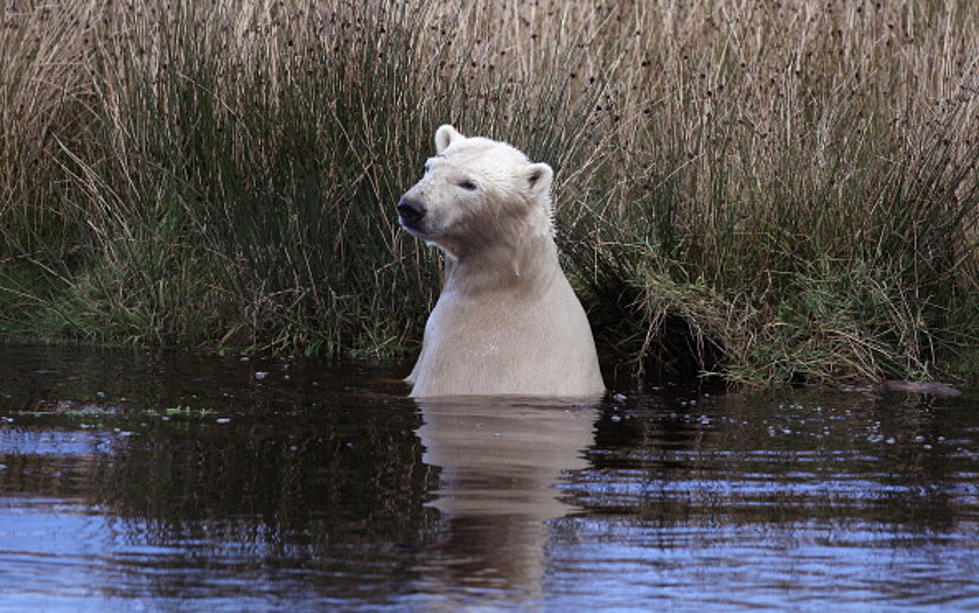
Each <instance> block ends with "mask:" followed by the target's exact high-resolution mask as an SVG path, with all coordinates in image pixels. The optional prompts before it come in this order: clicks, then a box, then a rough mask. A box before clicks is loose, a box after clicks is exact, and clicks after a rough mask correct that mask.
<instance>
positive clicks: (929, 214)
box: [0, 0, 979, 384]
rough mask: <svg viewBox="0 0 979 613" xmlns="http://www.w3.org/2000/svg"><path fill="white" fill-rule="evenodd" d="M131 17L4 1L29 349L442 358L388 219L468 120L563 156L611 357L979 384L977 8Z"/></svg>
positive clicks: (5, 208) (527, 9)
mask: <svg viewBox="0 0 979 613" xmlns="http://www.w3.org/2000/svg"><path fill="white" fill-rule="evenodd" d="M18 6H20V5H18ZM134 6H135V8H134V9H133V10H129V9H128V8H125V3H121V4H120V3H111V4H106V3H90V2H82V1H81V0H68V1H67V2H64V3H61V4H59V9H58V11H51V10H49V8H47V7H45V6H44V5H36V8H27V5H24V6H23V7H20V10H18V11H16V12H15V11H14V10H11V9H2V8H0V21H2V25H3V26H4V27H0V55H2V57H3V58H4V61H3V62H0V108H3V109H4V110H5V112H4V113H3V114H2V117H0V121H2V122H3V123H2V125H0V132H2V133H3V134H4V138H3V139H0V325H3V326H4V327H5V328H6V329H7V330H12V331H16V330H20V331H24V332H26V333H28V334H31V335H46V336H53V337H71V338H81V339H87V340H105V341H113V342H132V343H143V344H161V343H162V344H170V343H181V344H197V345H202V344H203V345H209V346H218V347H222V346H243V345H254V346H260V347H264V348H273V349H280V350H290V351H291V350H297V349H298V350H300V351H305V352H310V353H324V354H330V355H340V354H347V355H357V356H376V355H391V354H397V353H399V352H403V351H405V350H406V349H412V348H413V346H414V345H415V344H416V343H417V341H418V339H419V338H420V331H421V323H422V321H423V318H424V316H425V314H426V312H427V310H428V308H429V306H430V304H431V301H432V299H433V297H434V295H435V291H436V287H437V261H436V258H435V257H434V256H433V255H432V253H431V252H429V251H427V250H425V249H424V248H423V247H421V246H419V245H418V243H417V242H416V241H414V240H410V239H405V238H404V237H403V236H402V235H401V234H400V233H399V232H398V230H397V228H396V226H395V223H394V220H393V215H392V208H393V203H394V202H395V201H396V199H397V196H398V194H399V193H400V192H401V191H403V190H404V189H405V188H406V187H407V186H409V185H410V184H411V183H412V182H413V181H414V180H416V178H417V177H418V175H419V168H420V166H421V163H422V161H423V160H424V158H425V157H426V156H427V155H429V154H430V153H431V149H432V145H431V137H432V132H433V131H434V128H435V127H436V126H437V125H438V124H439V123H441V122H444V121H453V122H455V123H457V124H458V126H459V127H460V129H462V130H463V131H464V132H468V133H480V134H486V135H489V136H494V137H498V138H504V139H507V140H509V141H511V142H513V143H514V144H516V145H518V146H520V147H522V148H524V149H525V150H527V151H528V152H529V153H530V155H531V156H532V157H533V158H535V159H541V160H545V161H548V162H550V163H551V164H552V165H554V166H555V169H556V170H557V173H558V174H557V184H556V186H555V189H556V202H557V206H558V222H559V225H560V228H561V231H560V233H559V240H560V242H561V244H562V248H563V249H564V251H565V253H566V256H567V259H566V265H567V269H568V271H569V274H570V276H571V277H572V279H573V282H574V283H575V284H576V285H577V286H578V287H579V289H580V290H582V294H583V298H584V301H585V303H586V306H587V307H588V308H589V310H590V312H591V314H592V318H593V321H594V323H595V327H596V333H597V336H598V337H599V340H600V343H601V344H602V346H603V348H602V352H603V353H604V354H605V355H606V356H608V357H609V359H610V360H613V361H616V362H621V363H627V364H629V365H630V366H641V365H644V364H646V365H658V366H662V367H664V368H665V369H666V370H667V371H669V370H674V371H675V370H685V369H686V370H699V371H709V370H719V371H723V373H724V374H725V376H726V377H727V378H728V379H730V380H732V381H737V382H746V383H760V384H765V383H770V382H777V381H788V380H793V379H799V378H803V379H806V380H841V379H850V378H861V377H882V376H885V375H886V376H889V377H924V376H929V375H932V374H938V373H941V372H942V371H943V370H951V369H959V372H960V374H962V375H968V374H970V373H972V374H975V373H976V372H977V369H979V360H977V359H976V354H975V350H974V347H975V346H976V345H977V343H979V304H977V302H976V298H975V296H976V295H979V250H977V248H976V241H977V236H979V232H977V228H976V222H977V212H976V211H977V208H979V207H977V204H979V181H977V173H976V160H977V158H979V137H977V134H979V113H977V108H979V101H977V93H976V91H977V90H976V87H977V83H976V82H975V80H974V79H975V77H974V75H975V74H976V72H977V71H976V69H977V65H976V58H977V57H979V42H977V39H976V37H975V36H974V32H976V31H977V29H979V12H977V11H975V10H974V8H973V6H974V3H973V2H972V0H952V1H950V2H942V3H938V2H933V3H919V4H914V5H913V6H914V7H915V10H911V9H910V8H909V6H910V5H909V6H904V5H900V4H895V3H883V4H881V5H880V6H877V5H876V4H875V5H873V6H871V5H865V3H847V2H842V1H841V0H832V1H830V2H828V3H826V2H816V1H815V0H803V1H802V2H793V3H783V4H782V5H780V6H770V5H767V4H765V5H762V4H755V3H740V2H734V1H733V0H721V1H719V2H714V3H689V4H678V3H668V4H667V5H666V6H664V5H661V4H657V3H634V4H628V3H626V4H622V3H618V4H616V3H611V4H609V3H603V2H598V1H597V0H584V1H581V2H565V3H554V4H553V5H550V6H549V8H547V9H546V10H545V9H544V8H541V7H539V6H538V4H537V3H519V2H516V1H515V0H507V1H505V2H503V3H502V4H500V3H489V2H477V3H469V4H465V3H463V5H460V6H455V5H451V6H450V5H443V4H440V3H410V4H409V3H395V2H387V1H384V0H369V1H368V2H366V3H305V2H300V1H299V0H294V1H292V2H286V3H284V4H283V3H272V2H261V1H260V2H252V3H244V4H242V3H231V2H226V1H219V2H213V3H199V2H194V1H193V0H177V1H175V2H167V3H164V2H162V0H152V1H151V2H149V3H141V4H140V3H137V4H136V5H134ZM77 24H84V27H79V26H78V25H77ZM969 352H971V354H970V353H969ZM644 358H650V359H648V360H647V359H644Z"/></svg>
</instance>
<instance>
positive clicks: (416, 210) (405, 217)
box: [398, 198, 425, 226]
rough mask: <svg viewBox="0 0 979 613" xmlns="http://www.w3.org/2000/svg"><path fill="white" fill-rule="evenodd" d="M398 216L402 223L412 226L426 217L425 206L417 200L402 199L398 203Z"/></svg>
mask: <svg viewBox="0 0 979 613" xmlns="http://www.w3.org/2000/svg"><path fill="white" fill-rule="evenodd" d="M398 215H400V216H401V221H403V222H404V223H406V224H407V225H409V226H412V225H414V224H416V223H418V221H419V220H420V219H421V218H422V217H424V216H425V206H424V205H423V204H422V203H421V202H418V201H417V200H410V199H408V198H402V199H401V200H399V201H398Z"/></svg>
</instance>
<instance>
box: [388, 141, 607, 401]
mask: <svg viewBox="0 0 979 613" xmlns="http://www.w3.org/2000/svg"><path fill="white" fill-rule="evenodd" d="M435 140H436V150H437V152H438V155H437V156H436V157H435V158H432V159H430V160H429V163H428V164H427V165H426V175H425V177H424V178H423V179H422V180H421V181H420V182H419V183H418V184H416V185H415V186H414V187H412V188H411V189H410V190H408V192H406V193H405V195H404V196H403V197H402V199H401V201H400V202H399V205H398V212H399V214H400V221H401V225H402V226H403V227H404V228H405V229H406V230H408V231H409V232H411V233H412V234H414V235H415V236H418V237H419V238H421V239H423V240H425V241H426V242H428V243H429V244H433V245H435V246H438V247H439V248H441V249H442V250H443V251H444V252H445V254H446V267H445V281H444V284H443V287H442V293H441V294H440V296H439V299H438V302H437V304H436V305H435V308H434V309H433V311H432V313H431V315H430V316H429V318H428V323H427V324H426V326H425V335H424V338H423V341H422V351H421V355H420V356H419V358H418V361H417V363H416V364H415V367H414V369H413V370H412V372H411V375H410V376H409V377H408V378H407V379H406V381H408V383H410V384H412V390H411V395H412V396H414V397H436V396H467V395H520V396H552V397H569V398H592V397H597V396H600V395H601V394H602V393H603V392H604V389H605V386H604V383H603V381H602V376H601V372H600V370H599V366H598V356H597V353H596V351H595V343H594V340H593V339H592V334H591V328H590V327H589V325H588V319H587V317H586V316H585V312H584V309H582V307H581V303H580V302H579V301H578V298H577V297H576V296H575V294H574V291H573V290H572V289H571V285H570V284H569V283H568V280H567V278H566V277H565V275H564V272H563V271H562V270H561V266H560V263H559V262H558V254H557V246H556V245H555V243H554V233H553V224H552V221H551V205H550V184H551V177H552V174H553V173H552V171H551V169H550V167H549V166H547V165H546V164H532V163H530V162H529V161H528V160H527V159H526V156H524V155H523V154H522V153H520V152H519V151H517V150H516V149H514V148H513V147H510V146H509V145H506V144H505V143H499V142H496V141H492V140H489V139H484V138H466V137H464V136H462V135H461V134H459V133H458V132H456V131H455V130H454V129H453V128H451V127H450V126H442V127H441V128H439V130H438V132H436V139H435Z"/></svg>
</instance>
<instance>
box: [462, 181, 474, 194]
mask: <svg viewBox="0 0 979 613" xmlns="http://www.w3.org/2000/svg"><path fill="white" fill-rule="evenodd" d="M458 185H459V187H461V188H462V189H464V190H468V191H470V192H472V191H475V190H476V184H475V183H473V182H472V181H470V180H469V179H465V180H463V181H459V183H458Z"/></svg>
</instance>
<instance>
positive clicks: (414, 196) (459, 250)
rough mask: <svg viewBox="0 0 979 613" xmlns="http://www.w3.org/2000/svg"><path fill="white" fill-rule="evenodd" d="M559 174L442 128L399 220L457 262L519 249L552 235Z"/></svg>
mask: <svg viewBox="0 0 979 613" xmlns="http://www.w3.org/2000/svg"><path fill="white" fill-rule="evenodd" d="M553 176H554V172H553V171H552V170H551V167H550V166H548V165H547V164H544V163H532V162H530V161H529V160H528V159H527V156H526V155H524V154H523V153H521V152H520V151H518V150H517V149H515V148H514V147H512V146H510V145H508V144H506V143H502V142H498V141H494V140H491V139H488V138H481V137H473V138H467V137H465V136H463V135H462V134H460V133H459V132H457V131H456V129H455V128H453V127H452V126H449V125H444V126H441V127H439V129H438V130H436V132H435V157H432V158H429V159H428V161H427V162H426V163H425V175H424V176H423V177H422V179H421V180H420V181H419V182H418V183H416V184H415V185H414V186H413V187H412V188H411V189H409V190H408V191H407V192H405V193H404V195H403V196H402V197H401V199H400V200H399V201H398V207H397V209H398V221H399V223H400V224H401V227H403V228H404V229H405V230H407V231H408V232H410V233H411V234H413V235H414V236H417V237H418V238H420V239H422V240H424V241H426V242H427V243H429V244H433V245H436V246H438V247H440V248H441V249H442V250H443V251H445V253H446V254H448V256H449V257H452V258H455V259H459V258H462V257H465V256H468V255H471V254H476V253H478V252H479V251H480V250H483V249H490V248H494V247H513V246H514V245H517V244H520V243H522V242H523V241H524V240H526V239H527V238H528V237H529V236H540V235H546V234H550V233H551V228H552V223H551V216H552V211H551V180H552V178H553Z"/></svg>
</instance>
